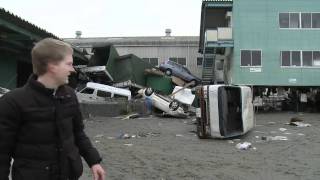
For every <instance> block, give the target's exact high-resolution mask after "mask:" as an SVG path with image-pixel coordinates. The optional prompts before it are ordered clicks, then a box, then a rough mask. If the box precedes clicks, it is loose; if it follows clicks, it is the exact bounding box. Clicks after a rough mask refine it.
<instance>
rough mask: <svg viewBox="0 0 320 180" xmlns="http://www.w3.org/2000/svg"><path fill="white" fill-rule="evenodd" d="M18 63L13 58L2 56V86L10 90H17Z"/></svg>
mask: <svg viewBox="0 0 320 180" xmlns="http://www.w3.org/2000/svg"><path fill="white" fill-rule="evenodd" d="M16 67H17V65H16V61H15V60H13V59H12V57H11V58H10V57H8V56H5V55H1V54H0V86H1V87H4V88H8V89H13V88H16V84H17V80H16V79H17V76H16V72H17V69H16Z"/></svg>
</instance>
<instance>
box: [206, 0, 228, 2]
mask: <svg viewBox="0 0 320 180" xmlns="http://www.w3.org/2000/svg"><path fill="white" fill-rule="evenodd" d="M232 1H233V0H202V2H232Z"/></svg>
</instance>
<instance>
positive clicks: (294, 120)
mask: <svg viewBox="0 0 320 180" xmlns="http://www.w3.org/2000/svg"><path fill="white" fill-rule="evenodd" d="M302 121H303V120H302V119H301V118H299V117H293V118H291V119H290V123H291V122H302Z"/></svg>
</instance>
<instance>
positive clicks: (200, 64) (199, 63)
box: [197, 57, 203, 66]
mask: <svg viewBox="0 0 320 180" xmlns="http://www.w3.org/2000/svg"><path fill="white" fill-rule="evenodd" d="M202 60H203V58H202V57H198V58H197V66H202Z"/></svg>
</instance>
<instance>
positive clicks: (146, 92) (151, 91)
mask: <svg viewBox="0 0 320 180" xmlns="http://www.w3.org/2000/svg"><path fill="white" fill-rule="evenodd" d="M144 94H145V95H146V96H151V95H152V94H153V89H152V88H150V87H148V88H147V89H146V90H145V91H144Z"/></svg>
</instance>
